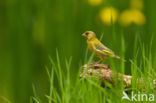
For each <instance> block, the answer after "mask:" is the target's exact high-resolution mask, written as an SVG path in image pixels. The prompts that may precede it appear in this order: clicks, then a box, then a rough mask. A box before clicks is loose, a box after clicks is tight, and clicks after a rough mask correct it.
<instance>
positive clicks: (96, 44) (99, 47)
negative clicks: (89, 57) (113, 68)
mask: <svg viewBox="0 0 156 103" xmlns="http://www.w3.org/2000/svg"><path fill="white" fill-rule="evenodd" d="M82 36H84V37H85V38H86V40H87V44H88V48H89V49H90V51H92V52H93V53H95V54H96V55H97V57H99V58H100V60H99V62H101V61H105V60H106V59H107V58H109V57H112V58H116V59H120V57H119V56H118V55H116V54H115V53H114V52H113V51H112V50H111V49H109V48H107V47H106V46H105V45H104V44H103V43H102V42H101V41H100V40H99V39H98V38H97V37H96V34H95V33H94V32H93V31H86V32H84V33H83V34H82Z"/></svg>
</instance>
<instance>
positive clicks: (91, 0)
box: [88, 0, 103, 6]
mask: <svg viewBox="0 0 156 103" xmlns="http://www.w3.org/2000/svg"><path fill="white" fill-rule="evenodd" d="M102 2H103V0H88V3H89V4H90V5H92V6H97V5H100V4H101V3H102Z"/></svg>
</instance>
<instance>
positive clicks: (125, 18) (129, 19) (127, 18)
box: [120, 9, 146, 26]
mask: <svg viewBox="0 0 156 103" xmlns="http://www.w3.org/2000/svg"><path fill="white" fill-rule="evenodd" d="M145 22H146V18H145V16H144V14H143V13H142V12H141V11H139V10H135V9H132V10H125V11H124V12H123V13H122V14H121V15H120V23H121V24H122V25H124V26H128V25H131V24H133V23H134V24H136V25H143V24H145Z"/></svg>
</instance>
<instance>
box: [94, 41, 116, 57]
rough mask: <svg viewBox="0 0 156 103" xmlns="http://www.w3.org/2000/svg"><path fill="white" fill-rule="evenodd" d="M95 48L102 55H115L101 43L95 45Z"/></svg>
mask: <svg viewBox="0 0 156 103" xmlns="http://www.w3.org/2000/svg"><path fill="white" fill-rule="evenodd" d="M95 48H96V50H97V51H98V52H101V53H102V54H105V55H114V52H113V51H112V50H110V49H109V48H107V47H106V46H104V45H103V44H102V43H101V42H99V43H97V44H95Z"/></svg>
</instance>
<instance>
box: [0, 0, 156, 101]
mask: <svg viewBox="0 0 156 103" xmlns="http://www.w3.org/2000/svg"><path fill="white" fill-rule="evenodd" d="M155 4H156V1H155V0H0V97H1V98H0V103H3V102H4V100H3V99H4V98H7V99H9V100H10V101H12V102H14V103H28V102H29V101H30V97H31V96H32V95H33V92H32V91H33V90H32V85H33V84H34V85H35V87H36V90H37V93H38V95H39V96H40V97H42V98H43V99H44V98H45V97H44V95H45V94H46V93H48V80H47V75H46V70H45V66H46V65H49V64H50V62H49V56H51V57H52V58H54V60H55V58H56V49H57V50H58V51H59V54H60V58H61V59H62V61H63V60H65V58H67V59H68V58H70V57H72V58H73V61H72V65H73V69H72V75H73V76H74V75H75V74H76V73H77V72H78V70H77V69H76V68H78V67H79V66H80V64H81V63H83V62H84V56H85V51H86V47H87V46H86V41H85V39H84V38H83V37H82V36H81V34H82V33H83V32H84V31H86V30H92V31H95V32H96V33H97V36H98V37H100V36H101V35H102V34H103V39H102V41H103V42H105V44H106V45H107V46H108V47H110V48H111V49H112V50H113V51H115V52H116V53H117V54H119V55H122V52H121V51H122V50H121V38H122V37H123V38H124V40H125V47H126V50H125V51H124V53H125V57H126V60H129V59H132V58H133V52H132V51H133V49H134V40H135V38H136V36H137V35H139V36H138V37H139V38H140V39H141V41H142V42H143V43H144V44H145V47H147V48H148V47H149V46H150V42H151V38H153V45H152V46H153V47H152V57H153V64H154V66H155V67H156V63H155V62H156V55H155V52H156V47H155V45H156V36H155V35H156V19H155V18H156V13H155V11H156V6H155ZM62 64H63V63H62ZM127 66H129V65H128V63H127ZM2 98H3V99H2ZM4 103H5V102H4Z"/></svg>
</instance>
